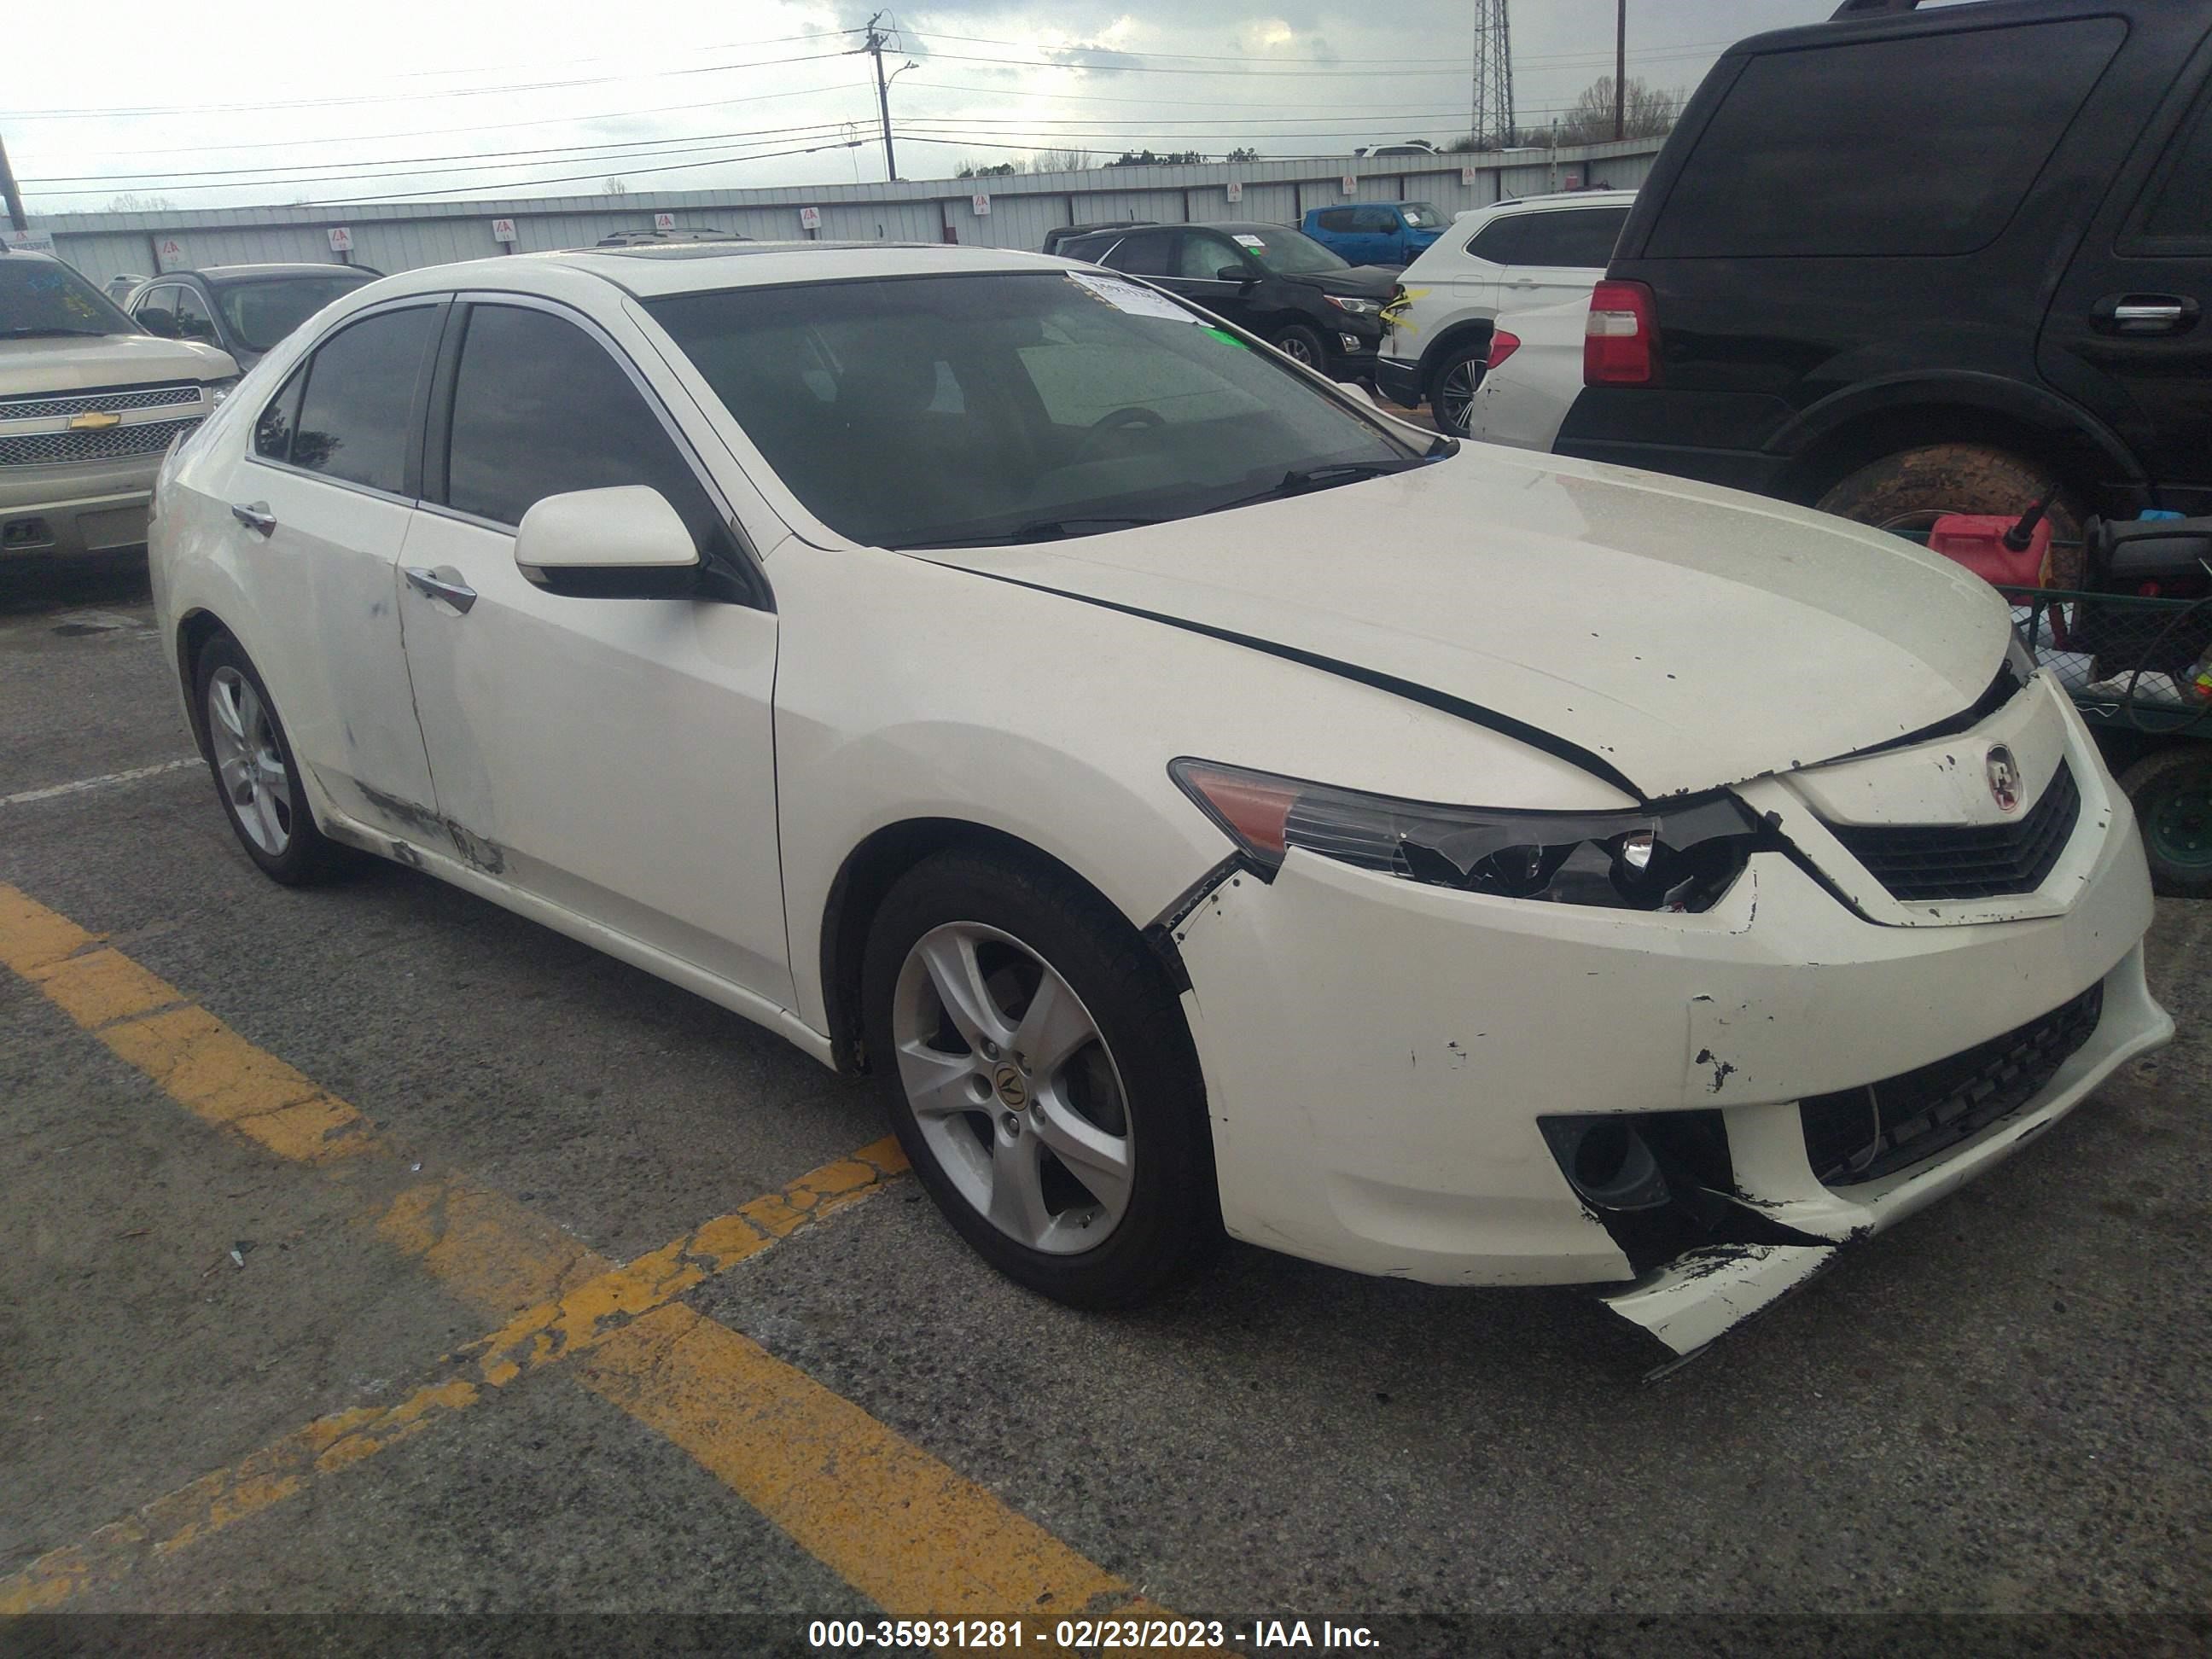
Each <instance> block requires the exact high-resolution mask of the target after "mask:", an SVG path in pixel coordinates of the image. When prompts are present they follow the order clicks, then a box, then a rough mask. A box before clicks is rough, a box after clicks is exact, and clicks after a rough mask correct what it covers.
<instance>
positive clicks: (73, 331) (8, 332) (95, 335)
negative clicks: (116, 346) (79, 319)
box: [0, 324, 105, 340]
mask: <svg viewBox="0 0 2212 1659" xmlns="http://www.w3.org/2000/svg"><path fill="white" fill-rule="evenodd" d="M104 333H105V331H103V330H100V329H97V328H41V327H39V326H37V325H30V324H27V325H24V326H22V327H21V328H0V339H8V340H44V339H50V338H59V337H64V336H65V337H69V338H71V339H76V338H83V339H88V340H97V339H100V338H102V337H104Z"/></svg>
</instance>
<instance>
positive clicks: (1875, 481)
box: [1814, 443, 2084, 587]
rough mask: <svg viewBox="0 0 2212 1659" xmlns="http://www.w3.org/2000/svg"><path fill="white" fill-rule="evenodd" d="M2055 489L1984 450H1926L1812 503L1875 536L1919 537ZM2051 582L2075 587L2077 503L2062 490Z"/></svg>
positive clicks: (1899, 456)
mask: <svg viewBox="0 0 2212 1659" xmlns="http://www.w3.org/2000/svg"><path fill="white" fill-rule="evenodd" d="M2057 482H2058V479H2057V477H2056V476H2055V475H2054V474H2053V473H2051V471H2049V470H2048V469H2047V468H2045V467H2043V466H2040V465H2037V464H2036V463H2035V462H2033V461H2031V460H2027V459H2024V458H2023V457H2021V456H2019V455H2015V454H2014V453H2011V452H2010V451H2009V450H2003V449H1997V448H1995V447H1992V446H1990V445H1988V444H1968V443H1956V444H1928V445H1924V446H1923V447H1920V448H1917V449H1905V450H1899V452H1898V453H1896V454H1894V455H1885V456H1883V457H1882V458H1881V459H1880V460H1877V461H1869V462H1868V463H1867V465H1864V466H1863V467H1860V468H1859V469H1858V470H1857V471H1856V472H1853V473H1851V474H1850V475H1849V476H1848V477H1844V478H1843V479H1842V480H1841V481H1840V482H1838V483H1836V484H1834V485H1833V486H1832V487H1831V488H1830V489H1828V491H1827V493H1826V494H1825V495H1822V496H1821V497H1820V500H1819V501H1816V502H1814V506H1816V507H1819V508H1820V510H1821V511H1822V512H1824V513H1835V514H1836V515H1837V516H1838V517H1839V518H1845V519H1850V520H1852V521H1853V522H1854V523H1857V524H1864V525H1872V526H1874V527H1875V529H1877V530H1894V531H1920V530H1927V529H1929V528H1930V527H1932V526H1934V524H1935V522H1936V520H1937V519H1939V518H1941V517H1942V515H1943V514H1944V513H2009V514H2012V515H2015V516H2017V515H2018V514H2020V513H2025V512H2027V509H2028V508H2029V507H2033V506H2034V505H2035V503H2036V502H2038V501H2041V500H2042V499H2043V497H2044V495H2045V492H2046V491H2048V490H2049V489H2051V486H2052V485H2053V484H2055V483H2057ZM2050 516H2051V538H2052V540H2053V542H2054V543H2057V542H2066V543H2070V544H2072V545H2069V546H2064V547H2060V546H2056V545H2054V546H2053V547H2052V549H2051V580H2052V583H2053V585H2054V586H2060V587H2075V586H2079V585H2080V579H2081V545H2080V544H2081V521H2082V518H2083V516H2084V515H2083V510H2082V508H2081V504H2080V502H2078V501H2075V500H2074V499H2073V498H2072V497H2070V496H2069V495H2067V494H2066V493H2065V492H2064V491H2063V490H2062V491H2061V492H2060V494H2059V496H2058V499H2057V501H2054V502H2052V503H2051V515H2050Z"/></svg>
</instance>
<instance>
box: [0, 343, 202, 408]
mask: <svg viewBox="0 0 2212 1659" xmlns="http://www.w3.org/2000/svg"><path fill="white" fill-rule="evenodd" d="M237 373H238V365H237V364H236V363H234V362H231V360H230V355H229V354H228V352H224V351H219V350H217V349H216V348H215V347H213V346H207V345H199V344H197V343H194V342H192V341H190V340H165V339H163V338H162V337H161V336H159V335H158V334H102V335H100V336H97V337H88V336H81V335H80V336H70V337H61V338H53V339H29V340H0V396H14V395H17V394H21V393H28V392H96V391H98V390H100V388H101V387H103V386H146V385H148V384H149V383H151V382H154V381H157V380H230V379H232V378H233V377H234V376H235V375H236V374H237Z"/></svg>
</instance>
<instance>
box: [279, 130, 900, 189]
mask: <svg viewBox="0 0 2212 1659" xmlns="http://www.w3.org/2000/svg"><path fill="white" fill-rule="evenodd" d="M848 125H849V124H848ZM865 142H866V140H864V139H860V138H846V139H841V140H839V141H838V142H836V143H826V144H803V145H800V146H799V147H798V148H797V149H771V150H763V151H759V152H757V153H756V154H754V155H730V156H724V157H721V158H720V159H719V160H710V161H678V162H675V163H672V164H671V165H669V166H667V167H625V168H623V173H624V174H625V175H628V176H631V177H635V178H647V177H650V176H651V175H652V174H653V173H687V172H690V170H692V169H693V168H695V167H723V166H726V165H727V164H729V163H731V162H733V161H772V160H774V159H775V157H777V156H780V155H818V154H819V153H820V152H822V151H823V150H825V149H860V146H861V145H862V144H863V143H865ZM599 176H600V174H599V172H598V171H596V170H594V171H593V172H590V173H565V174H563V175H562V176H561V177H559V178H557V179H515V180H513V182H512V183H511V184H510V185H508V186H507V188H509V189H513V190H533V189H535V188H537V187H538V185H568V184H574V183H575V182H576V181H577V180H578V179H596V178H599ZM481 189H483V186H482V185H449V186H447V187H446V188H444V189H441V190H423V191H415V192H413V194H414V195H415V196H416V197H432V196H466V195H468V194H470V193H471V191H479V190H481ZM391 200H392V198H391V197H390V196H389V195H388V194H387V195H383V196H349V197H344V198H343V199H342V200H337V201H322V202H307V203H303V204H301V205H302V206H305V207H363V206H368V205H372V204H375V205H382V204H386V203H389V202H390V201H391Z"/></svg>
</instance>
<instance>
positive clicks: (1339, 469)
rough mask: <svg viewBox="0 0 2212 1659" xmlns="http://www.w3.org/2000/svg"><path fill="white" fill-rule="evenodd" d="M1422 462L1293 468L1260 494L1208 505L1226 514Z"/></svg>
mask: <svg viewBox="0 0 2212 1659" xmlns="http://www.w3.org/2000/svg"><path fill="white" fill-rule="evenodd" d="M1419 465H1422V463H1421V462H1419V461H1418V460H1412V459H1407V460H1402V461H1340V462H1338V463H1336V464H1335V465H1331V466H1298V467H1292V468H1291V470H1290V471H1288V472H1285V474H1283V479H1282V482H1281V483H1277V484H1271V485H1269V486H1268V487H1267V489H1262V490H1261V491H1260V492H1259V493H1258V494H1257V495H1239V496H1238V497H1237V499H1236V500H1235V501H1224V502H1222V504H1221V505H1220V506H1219V507H1209V508H1208V509H1207V511H1209V512H1212V513H1226V512H1227V511H1229V509H1230V508H1231V507H1250V506H1251V505H1252V504H1253V503H1254V502H1255V501H1280V500H1282V499H1283V498H1284V497H1285V496H1286V495H1310V494H1312V493H1313V492H1314V491H1315V490H1316V489H1334V488H1335V487H1336V486H1337V485H1338V484H1348V483H1359V482H1361V481H1362V480H1363V479H1366V478H1380V477H1384V476H1386V475H1387V474H1389V473H1392V472H1403V471H1407V469H1408V468H1410V467H1416V466H1419Z"/></svg>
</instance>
